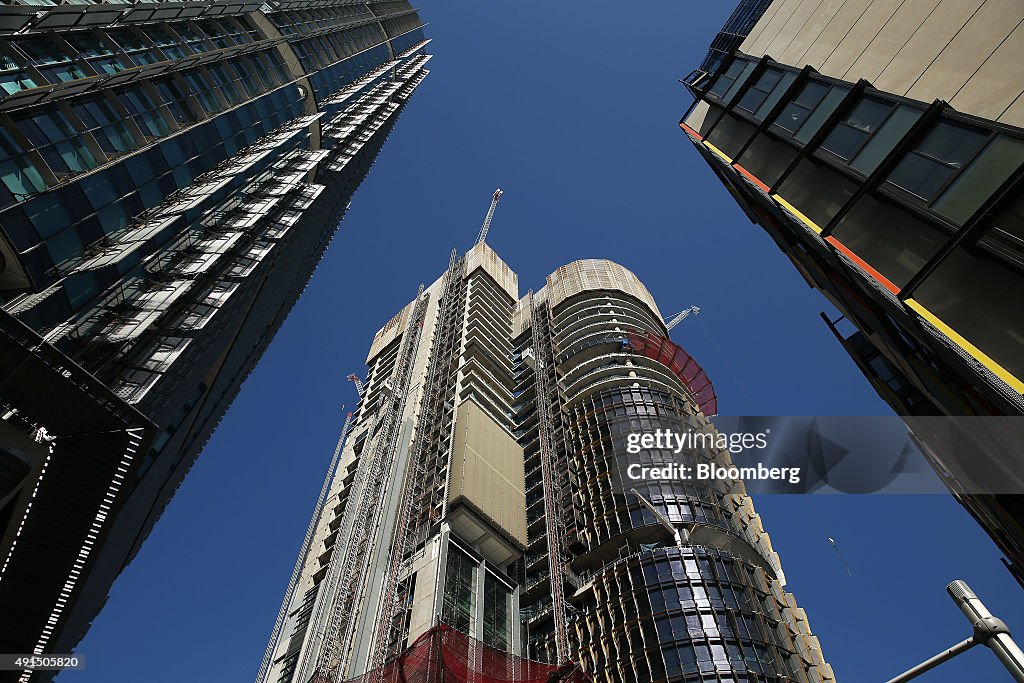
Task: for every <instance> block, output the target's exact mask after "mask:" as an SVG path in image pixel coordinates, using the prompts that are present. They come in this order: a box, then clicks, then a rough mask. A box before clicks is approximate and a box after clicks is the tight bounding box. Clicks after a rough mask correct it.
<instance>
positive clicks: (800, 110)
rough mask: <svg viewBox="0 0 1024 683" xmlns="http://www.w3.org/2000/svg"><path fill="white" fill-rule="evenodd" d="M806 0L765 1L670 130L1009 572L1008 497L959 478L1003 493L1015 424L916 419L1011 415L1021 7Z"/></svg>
mask: <svg viewBox="0 0 1024 683" xmlns="http://www.w3.org/2000/svg"><path fill="white" fill-rule="evenodd" d="M819 5H820V3H817V2H803V1H801V0H776V1H775V2H773V3H771V5H770V6H769V7H768V8H767V10H766V11H765V12H764V14H763V15H762V17H761V18H760V20H759V21H758V22H757V24H756V25H755V26H754V27H753V28H752V29H751V30H750V32H749V35H748V36H747V38H746V39H745V40H744V41H743V43H742V44H741V45H740V46H739V47H738V49H736V50H735V51H734V52H733V54H732V55H731V56H730V58H729V59H727V60H726V61H724V62H723V63H722V64H721V66H720V68H719V69H718V70H717V72H716V73H715V74H714V75H713V77H712V78H705V79H702V80H700V81H696V80H695V81H694V82H692V83H690V84H689V85H690V88H691V91H692V92H694V94H695V95H696V97H697V99H696V101H695V102H694V104H693V106H692V107H691V108H690V110H689V111H688V112H687V113H686V115H685V116H684V117H683V119H682V121H681V122H680V126H681V127H682V129H683V131H684V133H685V134H686V135H687V136H688V138H689V139H690V140H691V141H692V143H693V144H694V147H695V148H696V149H697V150H698V152H699V153H700V154H701V155H702V156H703V158H704V159H705V160H706V161H707V162H708V164H709V165H710V166H711V168H712V169H713V170H714V172H715V173H716V174H717V176H718V177H719V178H720V179H721V180H722V182H723V183H724V184H725V185H726V186H727V187H728V189H729V191H730V192H731V193H732V195H733V196H734V197H735V199H736V200H737V201H738V202H739V203H740V205H741V206H742V207H743V209H744V211H745V212H746V213H747V215H748V216H749V217H750V219H751V220H752V221H755V222H757V223H759V224H760V225H761V226H762V227H763V228H764V229H765V230H766V231H767V232H768V233H769V234H770V235H771V237H772V238H773V239H774V241H775V242H776V244H777V245H778V246H779V248H780V249H781V250H782V251H783V252H784V253H785V254H786V256H787V257H788V258H789V259H790V260H791V261H792V262H793V264H794V265H795V266H796V268H797V269H798V270H799V271H800V273H801V275H803V277H804V278H805V279H806V280H807V282H808V283H809V284H810V285H811V286H812V287H815V288H817V289H819V290H820V291H822V293H824V294H825V295H826V296H827V297H828V299H829V300H830V301H831V302H832V303H833V304H834V305H835V306H836V308H837V309H838V310H839V311H840V313H841V317H840V318H839V319H836V320H833V319H830V318H829V317H827V316H825V317H826V322H827V324H828V325H829V326H830V328H831V329H832V331H833V332H834V333H835V335H836V337H837V339H838V340H839V342H840V343H842V344H843V346H844V347H845V348H846V349H847V350H848V351H849V352H850V354H851V356H852V357H853V358H854V360H855V361H856V362H857V364H858V366H859V367H860V369H861V370H862V371H863V372H864V374H865V375H866V376H867V377H868V379H869V380H870V381H871V382H872V384H873V385H874V387H875V388H876V389H877V391H878V392H879V394H880V395H881V396H882V397H883V398H884V399H885V400H886V401H887V402H888V403H890V404H891V405H892V406H893V407H894V409H895V410H896V411H897V412H898V413H900V414H901V415H904V416H907V422H908V424H909V425H910V426H911V427H912V428H914V430H915V433H916V435H917V437H918V439H919V440H920V441H921V444H922V449H923V450H924V451H925V453H926V454H927V455H928V456H929V457H930V458H931V459H932V461H933V463H934V464H935V465H936V467H937V469H938V470H939V472H940V474H942V475H943V478H944V480H945V481H946V482H947V484H948V485H949V487H950V489H951V490H952V491H953V493H954V494H955V495H956V496H957V498H958V499H959V500H960V501H961V502H962V503H963V504H964V505H965V506H966V507H967V509H968V510H969V511H970V512H971V514H972V515H974V516H975V517H976V518H977V519H978V521H979V522H980V523H981V524H982V526H984V527H985V529H986V530H987V531H988V533H989V534H990V535H991V536H992V538H993V539H994V540H995V541H996V543H997V544H998V545H999V547H1000V548H1001V549H1002V551H1003V552H1004V553H1005V555H1006V558H1007V565H1008V567H1009V568H1010V570H1011V572H1012V573H1013V574H1014V576H1015V577H1016V578H1017V579H1018V581H1020V582H1022V583H1024V527H1022V526H1021V519H1022V518H1024V517H1022V514H1021V504H1020V502H1019V500H1020V496H1012V495H1002V494H1001V493H999V492H998V491H992V492H987V490H986V489H985V487H983V486H978V485H977V483H976V482H973V481H972V480H971V479H972V473H971V470H972V469H974V470H975V471H978V472H982V471H984V472H986V473H990V475H991V476H992V477H993V478H995V479H1004V480H1005V481H1008V482H1013V486H1010V487H1008V488H1010V489H1012V488H1016V489H1017V490H1019V489H1020V487H1021V484H1022V479H1021V476H1022V475H1021V472H1022V471H1024V460H1022V459H1021V456H1020V452H1021V451H1020V446H1019V444H1020V442H1021V437H1020V434H1019V431H1017V429H1018V428H1017V427H1015V426H1014V423H1011V422H1009V421H1006V420H1004V421H1002V422H993V423H988V424H992V425H994V426H993V429H994V431H995V432H998V434H997V435H996V436H995V437H994V440H996V441H998V440H999V439H1003V438H1005V439H1009V440H1010V441H1016V443H1017V444H1018V446H1017V447H1015V448H1010V449H1005V448H995V449H993V448H991V443H986V442H985V441H984V440H983V441H981V442H978V441H976V440H974V439H973V437H971V438H966V437H965V438H966V441H965V442H964V444H960V445H958V446H956V447H952V446H951V444H950V443H948V442H946V441H943V440H940V439H934V438H932V437H930V436H929V435H928V431H927V429H926V428H923V427H920V426H919V425H918V423H916V422H915V418H916V417H919V416H933V415H946V416H958V417H964V416H966V417H986V418H989V417H1003V416H1014V417H1020V416H1021V415H1022V414H1024V317H1022V315H1021V310H1022V309H1021V306H1020V300H1021V297H1022V296H1024V231H1022V226H1024V213H1022V207H1024V203H1022V202H1024V199H1022V197H1024V106H1022V103H1024V96H1022V90H1024V77H1022V73H1021V64H1022V63H1024V24H1022V21H1024V7H1022V6H1020V5H1019V4H1015V3H1001V2H996V1H993V0H971V1H969V2H956V1H947V0H938V1H930V2H921V3H903V4H902V5H900V6H899V7H891V6H889V5H887V4H885V3H880V2H868V1H863V0H857V1H853V0H850V1H847V2H842V3H831V4H829V5H828V6H827V7H826V6H819ZM919 427H920V428H919ZM964 449H967V450H966V451H965V450H964ZM954 451H960V456H959V460H960V462H964V461H965V460H967V461H971V462H973V463H974V464H973V465H972V466H970V467H967V468H959V467H957V462H956V461H957V459H958V457H957V456H956V454H955V453H954ZM965 453H966V454H970V457H965ZM972 459H973V460H972Z"/></svg>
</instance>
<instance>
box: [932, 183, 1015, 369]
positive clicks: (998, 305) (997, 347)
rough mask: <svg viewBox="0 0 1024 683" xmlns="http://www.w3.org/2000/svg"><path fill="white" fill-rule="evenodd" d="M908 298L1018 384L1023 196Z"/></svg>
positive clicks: (946, 261) (953, 252)
mask: <svg viewBox="0 0 1024 683" xmlns="http://www.w3.org/2000/svg"><path fill="white" fill-rule="evenodd" d="M914 299H916V300H917V301H919V302H921V305H923V306H924V307H925V308H927V309H928V310H930V311H931V312H932V313H934V314H935V315H936V316H938V317H939V319H941V320H942V321H943V322H945V323H946V324H947V325H949V326H950V327H952V328H953V329H954V330H956V331H957V332H958V333H960V334H962V335H963V336H964V337H966V338H967V340H968V341H970V342H971V343H972V344H974V345H975V346H977V347H978V348H979V349H981V351H982V352H984V353H985V354H986V355H987V356H989V357H990V358H992V359H993V360H995V362H997V363H999V364H1000V365H1001V366H1002V367H1004V368H1006V369H1007V370H1008V371H1009V372H1010V373H1012V374H1013V375H1015V376H1016V377H1018V378H1022V379H1024V316H1022V315H1021V306H1020V302H1021V300H1022V299H1024V197H1018V198H1017V200H1016V201H1015V202H1014V203H1013V204H1012V205H1011V206H1009V207H1007V208H1006V209H1004V210H1003V211H1002V212H1000V213H999V214H998V215H997V216H995V217H994V218H993V219H992V220H991V221H990V223H989V224H988V225H987V226H986V227H985V228H984V230H983V232H982V235H981V237H980V239H978V240H976V241H974V242H973V243H969V244H962V245H961V246H958V247H957V248H956V249H954V250H953V251H952V252H951V253H950V254H949V256H947V257H946V258H945V259H943V260H942V262H941V263H940V264H939V265H938V267H937V268H936V269H935V271H934V272H933V273H932V274H931V275H929V276H928V277H927V278H925V279H924V281H923V282H922V283H921V285H920V286H919V287H918V288H917V289H916V290H915V291H914Z"/></svg>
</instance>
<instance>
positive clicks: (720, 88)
mask: <svg viewBox="0 0 1024 683" xmlns="http://www.w3.org/2000/svg"><path fill="white" fill-rule="evenodd" d="M754 66H756V62H748V61H746V60H743V59H735V60H733V63H732V64H730V65H729V68H728V69H726V70H725V71H724V72H723V73H722V74H721V75H719V76H718V78H717V79H715V83H714V85H712V86H711V89H710V90H708V93H709V94H711V95H714V96H715V97H718V98H719V99H723V100H724V99H728V98H727V97H726V93H728V92H729V91H730V90H732V88H733V86H734V85H736V82H737V81H739V82H740V83H742V81H743V80H744V79H743V78H740V76H741V75H744V76H745V75H746V74H748V73H750V72H751V71H753V70H754Z"/></svg>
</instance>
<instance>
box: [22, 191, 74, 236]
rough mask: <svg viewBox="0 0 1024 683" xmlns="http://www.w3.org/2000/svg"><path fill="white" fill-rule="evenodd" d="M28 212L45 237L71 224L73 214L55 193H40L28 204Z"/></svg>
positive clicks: (37, 228) (33, 223)
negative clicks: (69, 212)
mask: <svg viewBox="0 0 1024 683" xmlns="http://www.w3.org/2000/svg"><path fill="white" fill-rule="evenodd" d="M26 213H27V214H28V218H29V220H30V221H32V225H34V226H35V228H36V231H37V232H38V233H39V236H40V237H42V238H43V239H46V238H47V237H51V236H52V235H55V234H57V232H59V231H60V230H63V229H64V228H66V227H67V226H68V225H70V224H71V216H70V215H68V212H67V209H65V208H64V204H63V203H61V201H60V198H59V197H57V196H56V195H55V194H54V193H52V192H49V193H47V194H43V195H39V196H38V197H36V198H35V199H34V200H32V201H31V202H29V203H28V204H26Z"/></svg>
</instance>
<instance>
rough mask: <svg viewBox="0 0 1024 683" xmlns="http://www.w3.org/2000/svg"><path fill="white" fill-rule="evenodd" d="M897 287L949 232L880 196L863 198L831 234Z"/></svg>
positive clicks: (923, 261) (949, 234)
mask: <svg viewBox="0 0 1024 683" xmlns="http://www.w3.org/2000/svg"><path fill="white" fill-rule="evenodd" d="M833 234H834V235H835V237H836V239H838V240H840V241H841V242H842V243H843V244H845V245H846V246H847V247H848V248H849V249H850V250H852V251H853V252H854V253H855V254H857V256H859V257H860V258H862V259H864V261H866V262H867V263H868V264H870V265H871V267H873V268H874V269H875V270H877V271H878V272H880V273H881V274H882V275H884V276H885V277H886V278H888V279H889V280H890V281H891V282H893V283H894V284H895V285H896V286H897V287H903V286H904V285H906V284H907V282H909V281H910V278H912V277H913V276H914V275H915V274H916V273H917V272H918V271H919V270H920V269H921V267H922V266H924V264H925V263H926V262H927V261H928V259H930V258H931V257H932V256H934V255H935V254H936V253H937V252H938V251H939V249H940V248H941V247H942V246H943V245H944V244H945V243H946V242H947V241H948V240H949V239H950V237H951V233H950V232H948V231H946V230H945V229H943V228H941V227H940V226H938V225H935V224H932V223H928V222H926V221H923V220H921V219H919V218H917V217H915V216H914V215H912V214H911V213H909V212H907V211H904V210H903V209H901V208H899V207H898V206H897V205H896V204H894V203H892V202H888V201H885V200H883V199H882V198H881V197H876V196H874V195H867V196H864V197H862V198H861V199H860V200H859V201H858V202H857V204H856V205H855V206H854V207H852V208H851V209H850V211H849V212H848V213H847V214H846V215H845V216H843V218H842V220H840V221H839V223H838V224H837V225H836V228H835V231H834V233H833Z"/></svg>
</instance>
